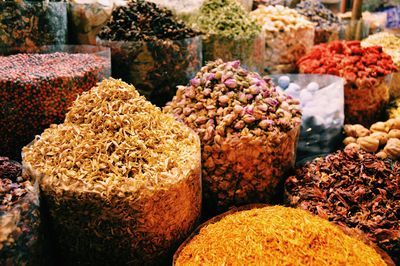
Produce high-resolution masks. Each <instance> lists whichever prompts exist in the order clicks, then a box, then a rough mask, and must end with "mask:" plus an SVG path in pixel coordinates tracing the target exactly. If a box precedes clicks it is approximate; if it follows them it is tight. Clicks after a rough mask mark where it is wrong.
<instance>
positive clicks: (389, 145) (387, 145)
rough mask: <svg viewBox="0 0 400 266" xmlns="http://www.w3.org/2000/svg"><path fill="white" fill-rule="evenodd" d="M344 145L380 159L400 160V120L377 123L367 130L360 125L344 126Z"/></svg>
mask: <svg viewBox="0 0 400 266" xmlns="http://www.w3.org/2000/svg"><path fill="white" fill-rule="evenodd" d="M344 131H345V133H346V135H347V138H345V139H344V141H343V143H344V145H347V146H348V147H356V148H361V149H362V150H364V151H367V152H371V153H376V156H377V157H379V158H381V159H386V158H387V157H389V158H391V159H395V160H396V159H397V160H400V118H394V119H389V120H388V121H386V122H377V123H375V124H373V125H372V126H371V127H370V128H369V129H367V128H365V127H363V126H362V125H359V124H356V125H345V126H344Z"/></svg>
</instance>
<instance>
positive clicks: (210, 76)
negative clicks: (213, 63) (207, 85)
mask: <svg viewBox="0 0 400 266" xmlns="http://www.w3.org/2000/svg"><path fill="white" fill-rule="evenodd" d="M213 79H215V74H214V73H209V74H208V75H207V80H213Z"/></svg>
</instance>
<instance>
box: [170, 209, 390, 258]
mask: <svg viewBox="0 0 400 266" xmlns="http://www.w3.org/2000/svg"><path fill="white" fill-rule="evenodd" d="M346 230H347V231H346ZM357 237H358V236H355V235H352V234H351V233H349V232H348V228H346V229H343V231H342V230H341V229H340V228H339V227H337V226H335V225H332V224H331V223H329V222H328V221H325V220H323V219H321V218H319V217H317V216H314V215H311V214H310V213H307V212H306V211H304V210H300V209H293V208H287V207H282V206H270V207H261V206H259V207H255V208H253V209H250V210H246V209H245V210H240V211H236V210H235V212H233V211H231V212H228V213H226V214H223V215H222V216H221V217H217V218H216V219H212V220H210V221H209V222H207V223H206V224H205V225H203V226H201V228H200V229H199V230H198V232H197V234H195V235H194V237H193V238H191V239H190V241H189V242H187V243H185V244H184V246H182V247H181V248H180V249H179V250H178V252H177V253H176V254H175V257H174V258H175V263H174V264H175V265H177V266H181V265H182V266H183V265H184V266H189V265H359V266H364V265H370V266H376V265H386V263H385V261H384V260H383V257H381V256H380V254H378V253H377V252H376V251H375V250H374V248H373V247H371V246H368V245H366V244H365V243H363V241H362V240H359V239H357ZM386 256H387V255H386Z"/></svg>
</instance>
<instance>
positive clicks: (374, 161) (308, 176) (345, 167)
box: [285, 148, 400, 263]
mask: <svg viewBox="0 0 400 266" xmlns="http://www.w3.org/2000/svg"><path fill="white" fill-rule="evenodd" d="M399 185H400V164H399V163H398V162H395V163H393V164H392V163H390V161H387V160H386V161H383V160H380V159H378V158H377V157H375V156H374V155H372V154H369V153H366V152H364V151H361V150H359V149H351V148H346V149H345V150H344V151H338V152H336V153H334V154H331V155H328V156H327V157H325V158H318V159H316V160H314V161H313V162H311V163H308V164H306V165H305V166H304V167H303V168H301V169H298V170H297V172H296V176H292V177H290V178H289V179H288V180H287V181H286V186H285V187H286V191H287V197H288V201H289V203H290V204H291V205H292V206H299V207H300V208H302V209H305V210H309V211H310V212H312V213H314V214H318V215H319V216H321V217H322V218H325V219H328V220H329V221H332V222H335V223H338V224H344V225H347V226H349V227H351V228H354V227H355V228H358V229H361V230H362V231H364V233H365V234H366V235H367V236H368V237H369V238H370V239H371V240H372V241H373V242H375V243H376V244H378V245H379V246H380V247H381V248H382V249H383V250H385V251H386V252H388V254H389V255H390V256H392V259H393V260H395V261H397V263H400V223H399V213H400V189H399Z"/></svg>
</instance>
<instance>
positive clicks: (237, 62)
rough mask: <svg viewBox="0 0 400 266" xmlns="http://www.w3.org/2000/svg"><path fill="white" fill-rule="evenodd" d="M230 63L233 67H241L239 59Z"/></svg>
mask: <svg viewBox="0 0 400 266" xmlns="http://www.w3.org/2000/svg"><path fill="white" fill-rule="evenodd" d="M228 64H229V65H231V66H232V67H233V68H239V67H240V61H239V60H235V61H232V62H229V63H228Z"/></svg>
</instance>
